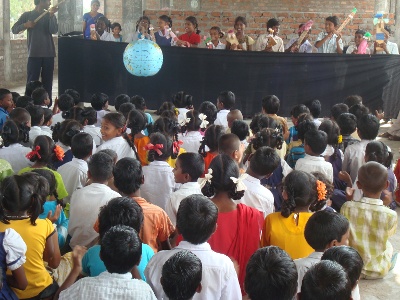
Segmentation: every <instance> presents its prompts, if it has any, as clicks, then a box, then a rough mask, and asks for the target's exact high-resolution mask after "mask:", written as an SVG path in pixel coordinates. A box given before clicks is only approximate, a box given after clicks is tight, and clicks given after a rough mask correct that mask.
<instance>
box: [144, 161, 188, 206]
mask: <svg viewBox="0 0 400 300" xmlns="http://www.w3.org/2000/svg"><path fill="white" fill-rule="evenodd" d="M172 170H173V169H172V167H171V166H170V165H169V164H168V163H167V162H165V161H152V162H151V163H149V165H147V166H144V167H143V175H144V184H142V185H141V186H140V195H141V197H142V198H144V199H146V200H147V201H149V202H150V203H153V204H155V205H157V206H159V207H161V208H162V209H163V210H165V205H166V204H167V202H168V201H169V199H170V197H171V194H172V193H173V192H174V191H175V190H176V189H177V188H178V187H179V186H180V185H177V184H176V183H175V177H174V173H172Z"/></svg>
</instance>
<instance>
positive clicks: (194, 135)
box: [178, 110, 203, 153]
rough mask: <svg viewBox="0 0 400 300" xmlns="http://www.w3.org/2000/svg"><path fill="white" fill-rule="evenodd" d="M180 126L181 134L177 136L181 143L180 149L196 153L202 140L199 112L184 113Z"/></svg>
mask: <svg viewBox="0 0 400 300" xmlns="http://www.w3.org/2000/svg"><path fill="white" fill-rule="evenodd" d="M180 125H181V133H180V134H178V140H180V141H182V142H183V144H182V147H183V148H184V149H185V150H186V152H193V153H197V152H198V151H199V148H200V144H201V141H202V139H203V136H202V134H201V133H200V125H201V120H200V118H199V112H198V111H196V110H189V111H187V112H186V115H185V119H184V122H183V123H181V124H180Z"/></svg>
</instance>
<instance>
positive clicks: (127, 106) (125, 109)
mask: <svg viewBox="0 0 400 300" xmlns="http://www.w3.org/2000/svg"><path fill="white" fill-rule="evenodd" d="M134 109H136V107H135V105H133V104H132V103H130V102H127V103H122V104H121V106H120V107H119V110H118V112H119V113H120V114H122V115H123V116H124V117H125V119H128V115H129V113H130V112H131V111H132V110H134Z"/></svg>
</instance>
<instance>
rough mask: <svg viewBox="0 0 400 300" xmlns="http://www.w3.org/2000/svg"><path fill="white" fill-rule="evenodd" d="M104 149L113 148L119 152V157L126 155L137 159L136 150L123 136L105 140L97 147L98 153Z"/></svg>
mask: <svg viewBox="0 0 400 300" xmlns="http://www.w3.org/2000/svg"><path fill="white" fill-rule="evenodd" d="M103 149H111V150H114V151H115V152H117V155H118V159H117V160H120V159H121V158H124V157H131V158H135V159H136V155H135V151H133V149H132V147H131V146H129V144H128V142H127V141H126V140H125V139H124V137H122V136H118V137H115V138H112V139H111V140H108V141H105V142H104V143H103V144H101V145H100V146H99V147H97V150H96V153H97V152H99V151H101V150H103Z"/></svg>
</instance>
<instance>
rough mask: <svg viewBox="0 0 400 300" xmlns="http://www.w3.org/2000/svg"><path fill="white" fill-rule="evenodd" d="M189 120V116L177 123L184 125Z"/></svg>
mask: <svg viewBox="0 0 400 300" xmlns="http://www.w3.org/2000/svg"><path fill="white" fill-rule="evenodd" d="M190 120H191V119H190V118H186V119H183V120H182V121H180V122H179V125H181V126H185V125H186V124H187V123H189V122H190Z"/></svg>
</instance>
